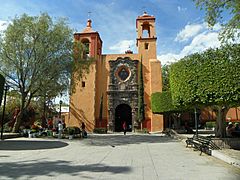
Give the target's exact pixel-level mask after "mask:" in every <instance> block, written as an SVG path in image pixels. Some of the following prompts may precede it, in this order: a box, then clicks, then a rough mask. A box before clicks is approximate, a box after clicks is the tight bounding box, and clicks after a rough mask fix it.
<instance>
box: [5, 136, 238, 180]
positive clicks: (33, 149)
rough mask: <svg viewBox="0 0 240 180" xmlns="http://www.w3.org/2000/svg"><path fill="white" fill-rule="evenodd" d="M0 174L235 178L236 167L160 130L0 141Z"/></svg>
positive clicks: (12, 176)
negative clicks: (85, 136)
mask: <svg viewBox="0 0 240 180" xmlns="http://www.w3.org/2000/svg"><path fill="white" fill-rule="evenodd" d="M0 179H3V180H8V179H24V180H25V179H34V180H38V179H39V180H40V179H41V180H42V179H43V180H45V179H60V180H61V179H64V180H72V179H104V180H105V179H109V180H114V179H124V180H125V179H129V180H138V179H139V180H144V179H147V180H151V179H154V180H155V179H156V180H157V179H163V180H168V179H177V180H181V179H184V180H185V179H190V180H192V179H194V180H195V179H204V180H205V179H211V180H214V179H224V180H225V179H227V180H228V179H236V180H238V179H240V169H239V168H235V167H233V166H231V165H229V164H227V163H224V162H223V161H220V160H218V159H216V158H214V157H211V156H208V155H205V154H204V155H202V156H199V152H197V151H193V150H192V149H190V148H185V144H183V143H181V142H179V141H177V140H174V139H172V138H169V137H166V136H163V135H137V134H128V135H126V136H124V135H122V134H110V135H109V134H108V135H91V134H90V136H89V138H87V139H75V140H68V139H61V140H59V139H40V138H31V139H28V138H16V139H9V140H5V141H0Z"/></svg>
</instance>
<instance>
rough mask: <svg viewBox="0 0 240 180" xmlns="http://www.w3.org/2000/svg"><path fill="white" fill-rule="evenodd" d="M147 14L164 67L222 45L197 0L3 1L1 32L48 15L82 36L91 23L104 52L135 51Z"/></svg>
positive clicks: (1, 1) (217, 29)
mask: <svg viewBox="0 0 240 180" xmlns="http://www.w3.org/2000/svg"><path fill="white" fill-rule="evenodd" d="M144 11H146V12H147V13H148V14H149V15H154V16H155V17H156V33H157V56H158V59H159V60H160V61H161V64H162V65H164V64H169V63H172V62H175V61H177V60H179V59H181V58H183V57H184V56H186V55H189V54H192V53H194V52H201V51H204V50H206V49H207V48H210V47H212V48H215V47H219V46H220V42H219V41H218V33H219V31H220V29H221V26H220V25H219V24H217V25H215V26H214V27H213V28H212V29H209V28H208V26H207V24H206V23H205V22H204V13H205V12H204V11H201V10H199V9H197V8H196V7H195V4H194V2H193V0H0V31H3V30H4V29H6V28H7V25H8V24H9V23H10V22H11V20H12V19H13V18H15V17H16V16H20V15H22V14H23V13H26V14H28V15H31V16H36V15H39V14H40V13H45V12H46V13H48V14H49V15H50V16H51V17H52V18H59V17H64V18H67V19H68V23H69V26H71V28H73V29H74V31H75V32H81V31H82V30H83V29H84V28H85V26H86V22H87V19H88V18H90V19H91V20H92V28H93V29H94V30H95V31H98V32H99V34H100V36H101V39H102V40H103V53H104V54H116V53H117V54H119V53H124V52H125V50H127V49H128V48H129V47H130V49H131V50H133V52H134V53H137V50H136V47H135V46H136V36H137V34H136V18H137V16H139V15H142V14H143V12H144Z"/></svg>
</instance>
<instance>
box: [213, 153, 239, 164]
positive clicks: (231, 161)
mask: <svg viewBox="0 0 240 180" xmlns="http://www.w3.org/2000/svg"><path fill="white" fill-rule="evenodd" d="M212 156H213V157H215V158H218V159H220V160H222V161H225V162H226V163H228V164H231V165H233V166H235V167H237V168H240V160H237V159H234V158H231V157H229V156H227V155H225V154H224V153H222V152H220V151H219V150H212Z"/></svg>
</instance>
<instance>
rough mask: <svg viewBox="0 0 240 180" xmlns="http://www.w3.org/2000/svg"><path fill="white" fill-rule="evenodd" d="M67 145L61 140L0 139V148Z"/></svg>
mask: <svg viewBox="0 0 240 180" xmlns="http://www.w3.org/2000/svg"><path fill="white" fill-rule="evenodd" d="M65 146H68V143H66V142H61V141H37V140H36V141H35V140H34V141H28V140H9V141H8V140H5V141H0V150H39V149H53V148H62V147H65Z"/></svg>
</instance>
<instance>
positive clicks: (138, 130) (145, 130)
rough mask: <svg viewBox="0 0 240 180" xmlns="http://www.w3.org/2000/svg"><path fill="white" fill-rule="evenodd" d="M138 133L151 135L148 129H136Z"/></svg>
mask: <svg viewBox="0 0 240 180" xmlns="http://www.w3.org/2000/svg"><path fill="white" fill-rule="evenodd" d="M136 132H137V133H142V134H148V133H149V131H148V129H147V128H143V129H142V130H141V129H136Z"/></svg>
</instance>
